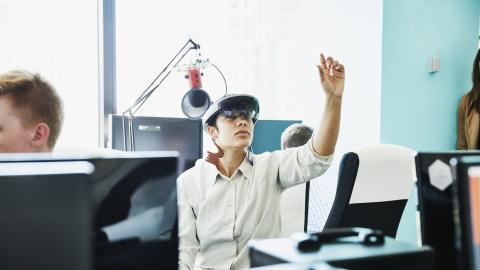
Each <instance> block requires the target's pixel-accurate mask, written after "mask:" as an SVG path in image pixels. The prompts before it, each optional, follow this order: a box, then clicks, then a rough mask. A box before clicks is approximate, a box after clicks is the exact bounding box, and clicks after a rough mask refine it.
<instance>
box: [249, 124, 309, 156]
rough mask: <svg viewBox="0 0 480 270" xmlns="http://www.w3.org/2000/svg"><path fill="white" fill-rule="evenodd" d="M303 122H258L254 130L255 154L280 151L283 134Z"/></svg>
mask: <svg viewBox="0 0 480 270" xmlns="http://www.w3.org/2000/svg"><path fill="white" fill-rule="evenodd" d="M299 123H302V121H301V120H257V122H256V123H255V128H254V130H253V141H252V150H253V153H255V154H261V153H263V152H267V151H268V152H272V151H275V150H280V149H281V148H282V147H281V145H280V137H281V135H282V132H283V131H284V130H285V129H286V128H287V127H288V126H290V125H292V124H299Z"/></svg>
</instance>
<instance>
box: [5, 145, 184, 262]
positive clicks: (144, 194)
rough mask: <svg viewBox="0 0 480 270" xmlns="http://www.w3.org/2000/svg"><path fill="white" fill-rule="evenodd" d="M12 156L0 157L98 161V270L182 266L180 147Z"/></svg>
mask: <svg viewBox="0 0 480 270" xmlns="http://www.w3.org/2000/svg"><path fill="white" fill-rule="evenodd" d="M7 157H8V158H3V159H2V156H0V165H2V164H4V165H8V166H10V165H11V164H14V163H15V162H18V160H19V159H22V160H23V162H24V163H26V164H27V165H26V166H28V163H32V164H33V163H40V164H44V165H47V164H49V163H52V162H65V161H68V162H74V161H82V162H88V163H90V164H92V165H93V167H94V171H93V173H92V174H91V175H90V176H89V178H88V189H89V190H88V191H89V194H88V195H89V196H90V197H91V198H92V205H93V214H92V220H93V223H94V225H93V228H92V229H93V230H94V231H95V233H96V234H95V235H96V237H95V256H94V258H95V260H94V263H95V266H96V269H159V267H160V268H161V267H162V266H164V267H167V268H171V267H173V268H176V267H177V264H178V235H177V234H178V229H177V223H178V222H177V199H176V178H177V175H178V171H177V163H178V152H155V151H151V152H129V153H124V152H119V153H115V154H102V155H95V156H78V155H68V154H53V155H21V156H20V157H19V156H15V155H13V156H12V155H9V156H7ZM0 265H1V262H0Z"/></svg>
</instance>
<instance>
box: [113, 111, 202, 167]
mask: <svg viewBox="0 0 480 270" xmlns="http://www.w3.org/2000/svg"><path fill="white" fill-rule="evenodd" d="M128 123H129V120H128V117H123V116H122V115H109V136H108V147H109V148H111V149H116V150H122V151H127V150H130V149H131V150H133V151H178V152H179V153H180V162H179V167H178V169H179V172H180V173H181V172H184V171H186V170H188V169H189V168H191V167H193V166H194V165H195V161H196V160H197V159H200V158H202V147H203V146H202V145H203V139H202V134H203V133H202V132H203V129H202V120H200V119H199V120H191V119H188V118H173V117H145V116H135V117H133V118H131V124H132V125H131V131H130V129H129V124H128ZM129 134H131V136H129ZM128 138H131V139H132V140H133V145H132V144H131V143H130V141H129V140H128ZM132 146H133V147H132Z"/></svg>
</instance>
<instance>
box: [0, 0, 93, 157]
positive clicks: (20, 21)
mask: <svg viewBox="0 0 480 270" xmlns="http://www.w3.org/2000/svg"><path fill="white" fill-rule="evenodd" d="M0 30H1V32H2V37H3V38H2V42H1V43H0V59H2V60H1V61H0V72H6V71H8V70H12V69H21V70H28V71H32V72H38V73H40V74H41V75H43V77H45V79H47V80H48V81H50V83H52V85H53V86H54V87H55V88H56V90H57V91H58V93H59V94H60V96H61V98H62V100H63V104H64V113H65V122H64V126H63V129H62V133H61V134H60V138H59V140H58V142H57V147H56V149H57V150H62V149H85V148H95V147H97V145H98V53H97V46H98V44H97V40H98V37H97V1H93V0H84V1H74V0H46V1H28V0H0Z"/></svg>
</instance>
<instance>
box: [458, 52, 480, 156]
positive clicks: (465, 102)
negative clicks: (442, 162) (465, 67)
mask: <svg viewBox="0 0 480 270" xmlns="http://www.w3.org/2000/svg"><path fill="white" fill-rule="evenodd" d="M472 82H473V86H472V89H471V90H470V91H469V92H468V93H467V94H465V95H464V96H463V97H462V99H461V101H460V105H459V107H458V121H457V149H458V150H476V149H479V146H480V144H479V142H478V139H479V136H478V135H479V130H480V116H479V113H480V50H478V51H477V56H476V57H475V61H474V62H473V71H472Z"/></svg>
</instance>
